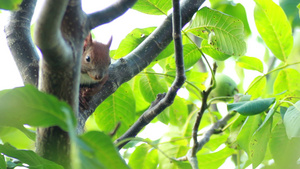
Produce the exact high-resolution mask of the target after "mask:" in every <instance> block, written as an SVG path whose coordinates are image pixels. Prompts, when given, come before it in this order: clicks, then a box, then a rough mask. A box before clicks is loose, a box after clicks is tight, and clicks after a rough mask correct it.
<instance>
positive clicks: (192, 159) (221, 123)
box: [176, 112, 236, 169]
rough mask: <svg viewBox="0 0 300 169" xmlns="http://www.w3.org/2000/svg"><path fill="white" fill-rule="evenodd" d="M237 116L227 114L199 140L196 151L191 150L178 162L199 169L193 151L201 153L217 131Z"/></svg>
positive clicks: (233, 113)
mask: <svg viewBox="0 0 300 169" xmlns="http://www.w3.org/2000/svg"><path fill="white" fill-rule="evenodd" d="M235 114H236V112H231V113H229V114H227V115H226V116H225V117H224V118H222V119H221V120H219V121H217V122H216V123H215V124H213V125H212V126H211V127H210V128H209V129H208V130H207V131H206V132H205V133H204V135H203V138H202V139H201V140H199V141H198V142H197V147H196V149H195V150H193V149H194V148H192V149H190V150H189V151H188V152H187V154H186V155H185V156H183V157H179V158H177V159H176V160H178V161H187V160H188V161H189V162H190V163H191V165H192V166H193V169H195V168H198V165H197V163H198V161H197V157H196V156H193V155H192V154H193V151H195V152H196V153H197V152H198V151H200V150H201V149H202V148H203V146H204V145H205V144H206V143H207V142H208V141H209V139H210V137H211V136H212V135H213V134H215V131H216V130H217V129H220V127H223V126H225V125H226V124H227V122H228V121H229V120H230V119H231V118H232V117H233V116H234V115H235Z"/></svg>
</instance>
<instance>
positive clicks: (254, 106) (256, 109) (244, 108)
mask: <svg viewBox="0 0 300 169" xmlns="http://www.w3.org/2000/svg"><path fill="white" fill-rule="evenodd" d="M274 101H275V98H267V99H257V100H251V101H243V102H237V103H231V104H228V105H227V108H228V111H237V112H238V113H240V114H242V115H245V116H249V115H255V114H259V113H261V112H263V111H265V110H266V109H267V108H269V106H270V105H271V104H273V103H274Z"/></svg>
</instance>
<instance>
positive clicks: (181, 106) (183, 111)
mask: <svg viewBox="0 0 300 169" xmlns="http://www.w3.org/2000/svg"><path fill="white" fill-rule="evenodd" d="M168 110H169V116H170V123H171V124H172V125H174V126H183V125H184V123H185V121H186V118H187V116H188V107H187V103H186V101H185V100H184V99H182V98H180V97H176V98H175V100H174V103H173V104H172V105H171V106H170V107H169V109H168Z"/></svg>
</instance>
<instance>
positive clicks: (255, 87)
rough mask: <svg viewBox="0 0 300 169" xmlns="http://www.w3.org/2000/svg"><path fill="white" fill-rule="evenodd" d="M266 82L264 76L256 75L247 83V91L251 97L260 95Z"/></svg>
mask: <svg viewBox="0 0 300 169" xmlns="http://www.w3.org/2000/svg"><path fill="white" fill-rule="evenodd" d="M266 84H267V79H266V77H261V76H257V77H256V78H255V79H254V80H253V81H252V82H251V84H250V85H249V88H250V87H251V88H250V89H249V90H248V93H247V94H249V95H251V96H252V98H253V99H255V98H258V97H260V96H261V95H262V94H263V93H264V89H265V87H266Z"/></svg>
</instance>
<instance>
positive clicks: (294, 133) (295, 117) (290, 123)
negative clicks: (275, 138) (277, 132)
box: [283, 101, 300, 139]
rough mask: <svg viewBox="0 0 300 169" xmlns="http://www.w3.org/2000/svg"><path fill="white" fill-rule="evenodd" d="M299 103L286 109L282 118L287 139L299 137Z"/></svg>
mask: <svg viewBox="0 0 300 169" xmlns="http://www.w3.org/2000/svg"><path fill="white" fill-rule="evenodd" d="M299 121H300V101H298V102H297V103H296V104H294V106H291V107H289V108H288V109H287V111H286V112H285V114H284V117H283V123H284V126H285V128H286V134H287V136H288V138H289V139H292V138H294V137H300V123H299Z"/></svg>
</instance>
